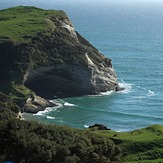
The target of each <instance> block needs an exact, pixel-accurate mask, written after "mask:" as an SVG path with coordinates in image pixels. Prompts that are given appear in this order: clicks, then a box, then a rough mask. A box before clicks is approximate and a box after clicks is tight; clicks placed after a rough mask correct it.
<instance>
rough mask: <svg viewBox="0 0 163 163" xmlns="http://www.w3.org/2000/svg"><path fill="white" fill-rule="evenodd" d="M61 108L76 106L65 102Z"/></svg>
mask: <svg viewBox="0 0 163 163" xmlns="http://www.w3.org/2000/svg"><path fill="white" fill-rule="evenodd" d="M63 106H76V105H75V104H71V103H68V102H65V103H64V104H63Z"/></svg>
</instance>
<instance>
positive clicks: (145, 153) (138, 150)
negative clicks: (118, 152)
mask: <svg viewBox="0 0 163 163" xmlns="http://www.w3.org/2000/svg"><path fill="white" fill-rule="evenodd" d="M94 132H95V133H97V134H98V135H100V136H107V137H108V138H111V139H112V140H113V141H114V142H115V144H117V145H118V146H119V147H120V148H121V149H122V162H131V163H133V162H135V163H136V162H137V163H144V162H154V163H160V162H163V125H153V126H150V127H147V128H143V129H139V130H134V131H131V132H115V131H94Z"/></svg>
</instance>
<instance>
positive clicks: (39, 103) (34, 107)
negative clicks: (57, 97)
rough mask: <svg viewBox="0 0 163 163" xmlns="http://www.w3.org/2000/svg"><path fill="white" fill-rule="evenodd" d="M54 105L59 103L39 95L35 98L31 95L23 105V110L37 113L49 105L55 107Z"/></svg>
mask: <svg viewBox="0 0 163 163" xmlns="http://www.w3.org/2000/svg"><path fill="white" fill-rule="evenodd" d="M54 106H57V105H56V104H55V103H52V102H50V101H49V100H46V99H44V98H41V97H39V96H35V97H34V98H30V97H29V98H28V99H27V101H26V103H25V104H24V105H23V112H26V113H37V112H39V111H43V110H45V109H46V108H47V107H54Z"/></svg>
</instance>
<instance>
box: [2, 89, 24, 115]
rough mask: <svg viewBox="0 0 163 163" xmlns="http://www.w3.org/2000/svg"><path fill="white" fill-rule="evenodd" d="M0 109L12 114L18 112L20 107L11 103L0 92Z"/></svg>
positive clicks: (7, 97) (9, 99) (8, 98)
mask: <svg viewBox="0 0 163 163" xmlns="http://www.w3.org/2000/svg"><path fill="white" fill-rule="evenodd" d="M0 108H3V109H5V108H6V109H7V110H11V111H13V112H14V113H18V112H20V110H21V109H20V107H19V106H17V105H16V104H15V103H13V101H12V99H11V98H10V97H9V96H7V95H5V94H4V93H2V92H0Z"/></svg>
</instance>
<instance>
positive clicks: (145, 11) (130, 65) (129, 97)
mask: <svg viewBox="0 0 163 163" xmlns="http://www.w3.org/2000/svg"><path fill="white" fill-rule="evenodd" d="M34 2H35V1H34ZM34 2H33V3H32V4H31V5H36V6H38V7H43V8H46V9H62V10H64V11H66V13H67V14H68V15H69V17H70V19H71V21H72V23H73V24H74V26H75V28H76V30H77V31H78V32H80V33H81V34H82V35H83V36H84V37H85V38H86V39H87V40H89V41H90V42H91V43H92V44H93V45H94V46H95V47H96V48H97V49H98V50H99V51H101V52H102V53H103V54H105V55H106V56H107V57H109V58H111V59H112V64H113V66H114V69H115V71H116V73H117V76H118V81H119V83H120V85H122V86H123V87H125V88H126V89H125V90H124V91H121V92H105V93H102V94H101V95H99V96H82V97H73V98H66V99H58V100H57V102H58V103H59V104H60V105H61V106H60V107H58V108H47V109H46V110H45V111H43V112H39V113H37V114H35V115H30V114H25V115H24V116H25V117H26V118H27V119H33V120H37V121H40V122H43V123H51V124H60V125H68V126H73V127H76V128H85V127H87V126H89V125H93V124H95V123H100V124H103V125H106V126H107V127H108V128H111V129H113V130H116V131H131V130H134V129H138V128H142V127H146V126H149V125H152V124H163V10H162V7H163V3H161V1H152V0H151V1H147V0H146V1H145V0H142V1H139V0H137V1H132V3H131V1H124V2H123V1H119V0H118V1H109V2H108V1H105V0H103V1H101V2H99V1H94V2H92V1H90V2H92V3H89V2H85V1H83V2H81V1H80V2H81V4H80V2H79V3H77V2H73V0H71V1H69V3H68V2H64V1H60V3H59V2H58V1H56V2H52V1H49V3H46V5H43V3H40V4H38V3H36V4H35V3H34ZM63 2H64V3H63ZM117 2H119V3H117ZM17 3H18V2H17ZM19 3H20V2H19ZM19 3H18V4H19ZM8 5H9V4H3V7H6V6H7V7H8ZM10 5H11V4H10ZM14 5H15V3H14ZM28 5H29V4H28ZM55 101H56V100H55Z"/></svg>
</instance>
